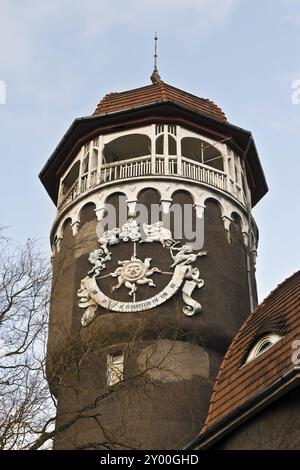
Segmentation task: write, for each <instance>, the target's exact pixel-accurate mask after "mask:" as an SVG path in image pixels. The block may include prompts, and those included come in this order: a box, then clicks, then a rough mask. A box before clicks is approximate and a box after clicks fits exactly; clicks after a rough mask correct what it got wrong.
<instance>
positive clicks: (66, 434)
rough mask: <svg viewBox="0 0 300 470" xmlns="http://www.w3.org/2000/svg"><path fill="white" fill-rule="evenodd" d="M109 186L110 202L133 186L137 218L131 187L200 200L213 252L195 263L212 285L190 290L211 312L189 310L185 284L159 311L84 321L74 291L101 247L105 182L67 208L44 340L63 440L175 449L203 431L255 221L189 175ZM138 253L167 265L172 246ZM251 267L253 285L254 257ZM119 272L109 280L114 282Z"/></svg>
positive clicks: (64, 443) (146, 196) (235, 320)
mask: <svg viewBox="0 0 300 470" xmlns="http://www.w3.org/2000/svg"><path fill="white" fill-rule="evenodd" d="M172 184H173V186H172ZM139 185H140V186H139ZM153 188H154V189H155V190H159V194H158V195H157V192H155V191H154V190H153ZM105 191H106V193H105V198H107V200H109V201H110V202H112V203H114V204H115V203H116V201H117V199H118V197H117V196H116V194H117V193H120V191H121V192H122V193H123V194H125V195H126V196H127V205H128V211H129V216H132V211H133V208H132V205H130V201H131V200H132V199H134V198H132V197H130V196H132V194H133V191H134V192H135V194H136V195H137V198H136V199H137V201H138V202H143V203H145V204H146V205H149V204H151V203H153V202H155V203H156V202H157V201H162V200H164V201H169V203H170V200H173V201H175V202H177V203H180V204H186V203H188V202H189V201H190V202H192V204H193V206H194V217H195V216H196V211H197V207H198V208H200V209H201V208H202V209H204V210H202V211H201V210H200V211H199V212H198V216H199V215H201V216H202V217H204V228H205V237H204V247H203V249H204V250H207V252H208V254H207V256H205V257H202V258H198V259H197V261H196V262H195V263H194V266H195V267H198V268H199V270H200V275H201V278H202V279H203V280H204V281H205V285H204V287H202V288H201V289H195V290H194V292H193V298H194V300H196V301H197V302H199V303H200V304H201V305H202V308H203V310H202V312H201V313H198V314H197V315H194V316H192V317H187V316H185V315H184V314H183V312H182V308H183V306H184V303H183V300H182V293H181V291H178V292H177V293H176V294H175V295H173V296H172V297H171V298H170V299H169V300H167V301H166V302H164V303H162V304H161V305H159V306H158V307H156V308H154V309H151V310H146V311H138V312H134V313H126V312H122V313H118V312H112V311H108V310H105V309H104V308H103V307H99V308H98V310H97V316H96V318H95V320H94V321H93V322H92V323H91V324H90V325H88V326H87V327H85V328H83V327H82V326H81V323H80V320H81V318H82V314H83V310H82V309H81V308H79V307H78V297H77V291H78V289H79V287H80V282H81V280H82V279H83V278H84V277H85V276H86V275H87V272H88V271H89V270H90V268H91V265H90V263H89V261H88V256H89V253H90V252H91V251H93V250H94V249H96V248H97V247H98V242H97V235H96V230H97V223H98V220H97V217H96V215H98V218H99V212H98V214H97V201H98V200H99V199H101V190H98V191H95V192H94V193H93V195H89V196H87V197H86V198H85V199H84V200H81V201H79V202H78V203H77V204H75V205H73V206H72V207H71V208H70V209H69V210H68V211H66V213H65V214H64V215H63V217H61V220H60V221H57V222H56V224H55V230H56V233H59V250H57V249H56V250H55V253H54V258H53V273H54V281H53V293H52V303H51V317H50V333H49V343H48V380H49V383H50V386H51V387H52V390H53V392H54V393H55V394H56V396H57V398H58V415H57V423H56V426H57V430H60V428H61V427H63V426H65V427H66V429H65V430H63V431H62V432H58V434H57V436H56V438H55V448H56V449H78V448H105V444H104V443H105V442H107V441H109V445H111V446H112V447H114V448H127V447H129V448H130V447H131V448H143V449H151V448H153V449H155V448H156V449H170V448H178V447H180V446H182V445H184V443H186V442H187V441H189V440H190V439H192V438H193V437H195V435H196V434H197V432H198V431H199V428H200V426H201V423H203V421H204V419H205V417H206V414H207V408H208V401H209V398H210V393H211V386H212V384H213V382H214V379H215V375H216V371H217V369H218V367H219V365H220V361H221V360H222V357H223V355H224V352H225V351H226V348H227V347H228V345H229V343H230V341H231V339H232V337H233V335H234V334H235V332H236V331H237V329H238V327H239V326H240V325H241V323H242V322H243V320H244V319H245V318H246V317H247V315H248V314H249V311H250V299H249V285H248V279H247V260H246V245H245V236H244V235H245V232H246V228H245V224H246V222H247V219H246V217H245V214H244V213H243V211H242V210H241V207H240V205H239V204H237V203H235V202H234V201H233V200H232V199H230V198H226V197H225V196H224V195H218V194H217V193H216V192H215V191H212V190H209V189H208V188H206V189H205V190H204V189H203V188H199V186H197V185H193V184H192V183H190V184H188V183H183V182H179V181H176V182H174V183H170V182H169V181H168V182H167V183H165V182H163V181H157V180H155V179H153V180H152V181H149V180H148V181H145V182H143V183H124V184H120V185H118V187H116V188H114V187H112V188H110V190H109V197H108V193H107V190H105ZM166 192H168V194H166ZM169 195H170V196H171V197H169ZM102 199H103V198H102ZM204 206H205V208H204ZM95 209H96V213H95ZM130 211H131V214H130ZM234 214H237V216H235V215H234ZM78 215H80V217H78ZM79 219H80V222H78V220H79ZM229 219H230V220H231V223H230V225H228V223H227V222H228V220H229ZM74 221H75V222H76V221H77V223H76V230H74ZM226 229H227V230H226ZM55 230H54V232H55ZM183 241H184V240H183ZM113 248H114V250H113ZM138 249H139V247H138ZM112 252H113V260H112V263H114V265H113V267H116V266H117V262H118V260H122V259H129V258H130V256H131V255H132V243H130V242H129V243H124V244H119V245H117V246H116V247H112ZM139 253H140V254H139ZM138 254H139V256H140V257H141V258H146V257H149V258H152V259H153V263H154V264H155V265H157V266H159V267H161V268H162V269H164V268H163V267H164V266H166V263H170V260H169V259H168V258H167V257H168V252H167V251H166V250H165V249H164V248H163V247H161V246H160V245H157V244H152V243H149V244H143V245H142V246H141V249H140V252H138ZM160 263H161V264H160ZM251 276H252V282H253V285H254V286H255V277H254V269H253V266H252V273H251ZM111 281H112V280H111V279H110V280H105V279H104V280H103V289H107V292H109V290H110V289H111V285H112V284H111ZM105 282H107V284H106V285H105ZM155 282H156V289H157V290H158V291H161V289H163V288H164V285H165V281H164V280H163V279H162V278H161V277H160V276H156V277H155ZM143 293H144V295H145V297H146V298H147V297H149V296H151V295H153V292H152V288H150V287H148V286H145V287H144V290H143ZM254 296H256V294H255V290H254ZM116 298H117V299H118V300H124V301H125V300H128V291H127V290H126V289H125V288H124V289H123V290H121V289H120V291H119V292H117V297H116ZM118 351H122V352H123V353H124V380H123V382H122V383H120V384H117V385H116V386H114V387H108V386H107V354H109V353H115V352H118ZM83 415H84V417H83ZM87 416H91V417H90V418H88V417H87ZM97 416H98V418H96V417H97ZM97 420H98V421H97ZM73 421H74V422H73Z"/></svg>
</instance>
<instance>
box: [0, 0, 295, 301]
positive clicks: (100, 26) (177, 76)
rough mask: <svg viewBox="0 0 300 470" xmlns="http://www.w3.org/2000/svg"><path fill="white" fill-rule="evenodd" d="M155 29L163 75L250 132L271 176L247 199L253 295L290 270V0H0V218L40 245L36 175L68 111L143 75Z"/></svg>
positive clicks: (49, 215) (43, 211)
mask: <svg viewBox="0 0 300 470" xmlns="http://www.w3.org/2000/svg"><path fill="white" fill-rule="evenodd" d="M155 30H157V31H158V33H159V72H160V74H161V76H162V79H163V80H164V81H166V82H167V83H169V84H171V85H174V86H176V87H178V88H182V89H184V90H186V91H189V92H191V93H194V94H196V95H198V96H202V97H205V98H210V99H212V100H214V101H215V102H216V103H217V104H218V105H219V106H221V107H222V109H223V110H224V111H225V113H226V115H227V116H228V118H229V120H230V122H232V123H233V124H236V125H238V126H241V127H244V128H246V129H249V130H251V131H252V132H253V134H254V137H255V140H256V144H257V147H258V151H259V153H260V157H261V161H262V164H263V167H264V170H265V174H266V177H267V181H268V184H269V187H270V192H269V194H268V195H267V196H266V197H265V198H264V199H263V200H262V201H261V202H260V203H259V205H258V206H257V208H255V210H254V216H255V218H256V221H257V223H258V226H259V228H260V246H259V257H258V267H257V280H258V287H259V296H260V299H262V298H263V297H264V296H265V295H266V294H268V292H269V291H270V290H271V289H273V288H274V287H275V286H276V285H277V283H278V282H280V281H282V280H283V279H284V278H285V277H287V276H289V275H290V274H291V273H292V272H294V271H296V270H298V269H300V256H299V246H298V245H299V231H300V221H299V199H300V197H299V196H300V184H299V181H300V158H299V154H300V105H295V104H293V103H292V99H291V96H292V83H293V82H294V81H295V80H300V59H299V57H300V55H299V44H300V0H253V1H252V2H249V1H247V0H185V1H182V0H181V1H179V0H163V1H162V0H151V1H144V0H121V1H119V0H110V1H107V0H106V1H104V0H85V1H83V0H51V1H50V0H47V1H46V0H38V1H37V0H0V45H1V47H0V80H2V81H4V82H5V84H6V95H7V96H6V104H5V105H1V104H0V156H1V186H0V197H1V199H0V201H1V204H0V223H1V224H2V225H6V226H8V229H7V234H8V235H9V236H11V237H12V238H14V239H17V240H19V241H24V240H25V239H26V238H27V237H32V238H38V239H40V240H41V243H42V245H43V246H44V247H45V249H48V233H49V230H50V226H51V223H52V221H53V218H54V215H55V209H54V206H53V204H52V202H51V201H50V199H49V198H48V196H47V194H46V192H45V190H44V188H43V187H42V185H41V184H40V182H39V180H38V177H37V175H38V173H39V171H40V169H41V168H42V166H43V165H44V163H45V162H46V160H47V158H48V157H49V155H50V154H51V152H52V151H53V149H54V148H55V146H56V145H57V143H58V142H59V140H60V139H61V137H62V136H63V134H64V133H65V131H66V130H67V128H68V127H69V125H70V124H71V122H72V121H73V119H74V118H75V117H80V116H85V115H89V114H91V113H92V112H93V111H94V109H95V107H96V104H97V102H98V101H99V100H100V98H101V97H102V96H103V95H105V94H106V93H107V92H110V91H123V90H126V89H131V88H135V87H139V86H143V85H147V84H149V83H150V82H149V76H150V74H151V72H152V55H153V35H154V32H155Z"/></svg>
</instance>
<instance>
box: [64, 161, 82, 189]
mask: <svg viewBox="0 0 300 470" xmlns="http://www.w3.org/2000/svg"><path fill="white" fill-rule="evenodd" d="M79 170H80V162H79V161H77V162H76V163H74V165H73V166H72V167H71V169H70V171H69V172H68V174H67V176H66V177H65V178H64V180H63V182H62V195H63V196H65V195H66V194H67V193H68V192H69V191H70V190H71V188H72V187H73V186H74V185H75V184H76V183H77V182H78V177H79Z"/></svg>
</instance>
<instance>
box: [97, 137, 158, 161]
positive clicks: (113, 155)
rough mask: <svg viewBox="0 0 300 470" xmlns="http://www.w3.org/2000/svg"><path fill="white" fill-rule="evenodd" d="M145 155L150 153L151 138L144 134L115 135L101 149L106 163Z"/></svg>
mask: <svg viewBox="0 0 300 470" xmlns="http://www.w3.org/2000/svg"><path fill="white" fill-rule="evenodd" d="M147 155H151V139H150V137H148V136H147V135H145V134H130V135H125V136H121V137H117V138H116V139H114V140H111V141H110V142H109V143H108V144H106V145H105V146H104V150H103V157H104V162H105V163H106V164H109V163H114V162H117V161H120V160H129V159H132V158H138V157H144V156H147Z"/></svg>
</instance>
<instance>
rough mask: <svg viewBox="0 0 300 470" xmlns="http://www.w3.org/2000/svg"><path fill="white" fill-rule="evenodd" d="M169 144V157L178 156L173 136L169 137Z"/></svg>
mask: <svg viewBox="0 0 300 470" xmlns="http://www.w3.org/2000/svg"><path fill="white" fill-rule="evenodd" d="M168 144H169V155H177V144H176V140H175V139H174V137H172V136H171V135H169V136H168Z"/></svg>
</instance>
